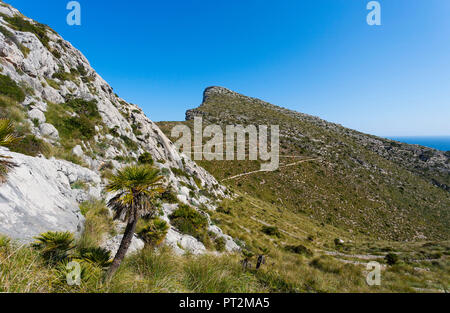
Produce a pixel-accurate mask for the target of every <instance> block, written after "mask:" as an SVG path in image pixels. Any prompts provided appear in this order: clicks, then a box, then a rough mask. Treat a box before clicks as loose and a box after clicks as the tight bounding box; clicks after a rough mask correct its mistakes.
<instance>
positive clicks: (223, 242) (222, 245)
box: [214, 237, 227, 252]
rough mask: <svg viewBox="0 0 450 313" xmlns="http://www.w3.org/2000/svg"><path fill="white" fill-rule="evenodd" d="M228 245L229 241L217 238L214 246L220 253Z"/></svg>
mask: <svg viewBox="0 0 450 313" xmlns="http://www.w3.org/2000/svg"><path fill="white" fill-rule="evenodd" d="M226 243H227V241H226V240H225V238H223V237H217V238H216V239H215V240H214V245H215V246H216V250H217V251H219V252H222V251H224V250H225V246H226Z"/></svg>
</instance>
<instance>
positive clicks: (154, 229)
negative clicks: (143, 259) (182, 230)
mask: <svg viewBox="0 0 450 313" xmlns="http://www.w3.org/2000/svg"><path fill="white" fill-rule="evenodd" d="M141 221H143V220H141ZM143 223H144V225H143V226H141V227H138V228H137V231H136V232H137V234H138V235H139V237H140V238H141V239H142V240H144V242H145V243H146V244H148V245H150V246H158V245H159V244H161V242H162V241H163V240H164V238H166V235H167V232H168V230H169V225H168V224H167V223H166V222H165V221H164V220H162V219H160V218H154V219H151V220H149V221H146V222H143Z"/></svg>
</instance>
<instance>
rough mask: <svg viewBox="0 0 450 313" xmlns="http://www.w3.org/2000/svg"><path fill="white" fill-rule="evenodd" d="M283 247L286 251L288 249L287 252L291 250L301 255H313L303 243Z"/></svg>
mask: <svg viewBox="0 0 450 313" xmlns="http://www.w3.org/2000/svg"><path fill="white" fill-rule="evenodd" d="M284 249H285V250H286V251H289V252H292V253H295V254H302V255H305V256H312V255H313V252H312V251H311V250H310V249H308V248H306V247H305V246H303V245H298V246H286V247H284Z"/></svg>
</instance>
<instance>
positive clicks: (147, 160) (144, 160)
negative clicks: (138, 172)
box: [138, 152, 154, 165]
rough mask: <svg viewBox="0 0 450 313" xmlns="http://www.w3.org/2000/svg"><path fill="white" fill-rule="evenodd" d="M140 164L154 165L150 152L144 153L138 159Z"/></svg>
mask: <svg viewBox="0 0 450 313" xmlns="http://www.w3.org/2000/svg"><path fill="white" fill-rule="evenodd" d="M138 162H139V163H140V164H148V165H153V163H154V161H153V158H152V155H151V154H150V153H149V152H144V153H142V154H141V155H140V156H139V158H138Z"/></svg>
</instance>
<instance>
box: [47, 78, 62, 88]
mask: <svg viewBox="0 0 450 313" xmlns="http://www.w3.org/2000/svg"><path fill="white" fill-rule="evenodd" d="M45 81H46V82H47V84H48V85H49V86H50V87H52V88H53V89H56V90H60V89H61V86H60V85H59V84H58V83H57V82H56V81H54V80H53V79H50V78H46V79H45Z"/></svg>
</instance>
